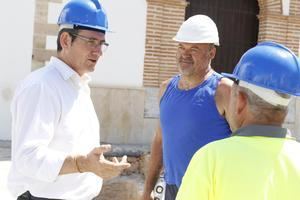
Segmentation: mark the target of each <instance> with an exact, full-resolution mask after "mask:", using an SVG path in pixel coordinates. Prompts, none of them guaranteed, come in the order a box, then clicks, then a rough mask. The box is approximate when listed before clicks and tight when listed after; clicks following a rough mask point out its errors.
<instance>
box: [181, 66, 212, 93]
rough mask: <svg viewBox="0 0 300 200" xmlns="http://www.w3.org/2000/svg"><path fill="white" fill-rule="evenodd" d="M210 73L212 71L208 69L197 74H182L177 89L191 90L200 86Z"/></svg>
mask: <svg viewBox="0 0 300 200" xmlns="http://www.w3.org/2000/svg"><path fill="white" fill-rule="evenodd" d="M212 73H213V70H212V69H211V68H209V69H207V70H206V71H204V72H202V73H197V74H193V75H184V74H182V75H181V77H180V81H179V88H180V89H184V90H189V89H192V88H194V87H196V86H198V85H199V84H201V83H202V82H203V81H205V80H206V79H207V78H208V77H209V76H210V75H211V74H212Z"/></svg>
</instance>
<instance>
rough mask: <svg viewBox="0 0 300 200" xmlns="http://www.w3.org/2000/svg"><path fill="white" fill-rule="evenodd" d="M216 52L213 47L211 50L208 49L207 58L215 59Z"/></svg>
mask: <svg viewBox="0 0 300 200" xmlns="http://www.w3.org/2000/svg"><path fill="white" fill-rule="evenodd" d="M216 51H217V49H216V47H213V48H211V49H210V51H209V57H210V59H211V60H212V59H214V58H215V56H216Z"/></svg>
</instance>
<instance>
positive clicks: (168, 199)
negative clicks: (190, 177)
mask: <svg viewBox="0 0 300 200" xmlns="http://www.w3.org/2000/svg"><path fill="white" fill-rule="evenodd" d="M177 192H178V188H177V186H176V185H168V184H166V193H165V200H175V199H176V195H177Z"/></svg>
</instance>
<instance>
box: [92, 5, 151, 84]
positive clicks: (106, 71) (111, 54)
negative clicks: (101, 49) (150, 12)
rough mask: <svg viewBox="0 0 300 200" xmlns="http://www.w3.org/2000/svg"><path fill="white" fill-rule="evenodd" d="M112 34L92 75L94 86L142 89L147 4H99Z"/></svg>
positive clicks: (109, 35) (108, 35) (109, 34)
mask: <svg viewBox="0 0 300 200" xmlns="http://www.w3.org/2000/svg"><path fill="white" fill-rule="evenodd" d="M101 2H102V5H103V7H104V8H105V10H106V12H107V15H108V20H109V21H108V22H109V26H110V28H111V29H112V31H114V33H108V34H107V37H106V39H107V41H108V43H109V48H108V49H107V51H106V52H105V53H104V55H103V57H102V58H100V60H99V62H98V63H97V66H96V67H97V68H96V70H95V72H94V73H92V78H93V82H92V84H94V85H102V86H116V87H142V86H143V70H144V54H145V42H146V39H145V38H146V15H147V2H146V0H126V1H123V0H102V1H101Z"/></svg>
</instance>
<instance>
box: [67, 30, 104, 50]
mask: <svg viewBox="0 0 300 200" xmlns="http://www.w3.org/2000/svg"><path fill="white" fill-rule="evenodd" d="M70 34H71V35H73V36H76V37H78V38H79V39H81V40H83V41H85V42H86V44H87V45H88V46H89V47H90V48H98V47H100V48H101V51H102V52H105V51H106V49H107V47H108V46H109V44H108V43H107V42H105V41H99V40H96V39H94V38H89V37H85V36H83V35H78V34H75V33H70Z"/></svg>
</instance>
